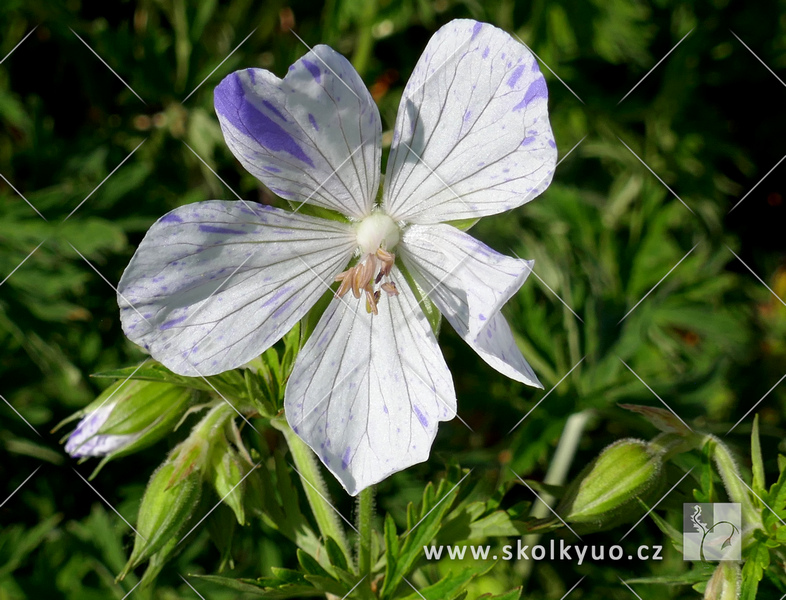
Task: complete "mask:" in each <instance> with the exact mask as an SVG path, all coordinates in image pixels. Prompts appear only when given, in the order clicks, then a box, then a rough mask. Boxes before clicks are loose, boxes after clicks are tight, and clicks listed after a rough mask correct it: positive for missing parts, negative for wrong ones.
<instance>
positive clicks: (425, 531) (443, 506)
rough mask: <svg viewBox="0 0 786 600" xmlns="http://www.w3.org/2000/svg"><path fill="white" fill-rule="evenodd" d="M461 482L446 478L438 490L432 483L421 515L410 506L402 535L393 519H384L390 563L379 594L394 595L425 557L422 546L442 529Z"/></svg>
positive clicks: (423, 503)
mask: <svg viewBox="0 0 786 600" xmlns="http://www.w3.org/2000/svg"><path fill="white" fill-rule="evenodd" d="M460 487H461V486H460V485H458V483H453V478H452V477H451V476H450V474H449V476H448V478H446V479H443V480H442V481H440V483H439V487H438V488H437V490H436V491H435V490H434V485H433V484H432V483H431V482H429V484H428V485H427V486H426V489H425V490H424V492H423V500H422V502H421V506H420V511H419V517H418V516H416V513H415V510H414V506H413V505H412V504H411V503H410V504H409V505H408V506H407V531H405V532H404V533H403V534H402V535H401V536H399V537H396V536H395V535H394V532H395V526H394V525H393V524H392V520H390V521H389V520H387V519H386V521H385V547H386V551H387V558H388V562H387V565H386V566H385V582H384V584H383V586H382V591H381V593H380V596H381V597H382V598H390V597H392V596H393V595H394V594H395V592H396V589H397V588H398V586H399V584H400V583H401V580H402V579H403V578H404V577H405V576H406V575H407V574H408V573H409V572H410V570H411V569H412V566H413V565H414V563H415V561H416V560H417V559H419V558H422V555H423V546H425V545H427V544H428V543H430V542H431V541H432V540H433V539H434V538H435V537H436V535H437V533H438V532H439V529H440V527H441V526H442V520H443V518H444V517H445V515H446V514H447V513H448V511H449V510H450V508H451V506H452V505H453V503H454V502H455V501H456V498H457V497H458V494H459V489H460ZM399 547H400V552H399V551H398V549H399Z"/></svg>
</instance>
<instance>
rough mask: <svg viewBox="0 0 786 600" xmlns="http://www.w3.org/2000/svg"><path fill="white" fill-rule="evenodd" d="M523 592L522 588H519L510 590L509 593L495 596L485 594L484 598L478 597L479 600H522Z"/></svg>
mask: <svg viewBox="0 0 786 600" xmlns="http://www.w3.org/2000/svg"><path fill="white" fill-rule="evenodd" d="M521 591H522V588H520V587H517V588H515V589H512V590H510V591H509V592H504V593H502V594H497V595H494V596H492V595H491V594H483V595H482V596H478V600H519V599H520V598H521Z"/></svg>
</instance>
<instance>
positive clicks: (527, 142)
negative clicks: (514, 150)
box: [521, 137, 535, 146]
mask: <svg viewBox="0 0 786 600" xmlns="http://www.w3.org/2000/svg"><path fill="white" fill-rule="evenodd" d="M534 141H535V138H534V137H527V138H524V139H523V140H522V141H521V145H522V146H529V145H530V144H531V143H532V142H534Z"/></svg>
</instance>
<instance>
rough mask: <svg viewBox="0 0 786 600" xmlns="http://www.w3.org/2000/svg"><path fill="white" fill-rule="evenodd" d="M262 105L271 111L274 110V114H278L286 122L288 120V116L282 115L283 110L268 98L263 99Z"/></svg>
mask: <svg viewBox="0 0 786 600" xmlns="http://www.w3.org/2000/svg"><path fill="white" fill-rule="evenodd" d="M262 105H263V106H264V107H265V108H266V109H268V110H269V111H270V112H272V113H273V114H274V115H276V116H277V117H278V118H279V119H281V120H282V121H284V123H286V122H287V119H286V117H285V116H284V115H282V114H281V112H280V111H279V110H278V109H277V108H276V107H275V106H273V105H272V104H271V103H270V102H268V101H267V100H262Z"/></svg>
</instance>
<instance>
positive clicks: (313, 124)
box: [308, 113, 319, 131]
mask: <svg viewBox="0 0 786 600" xmlns="http://www.w3.org/2000/svg"><path fill="white" fill-rule="evenodd" d="M308 121H309V123H311V126H312V127H313V128H314V129H316V130H317V131H319V125H317V120H316V119H315V118H314V115H312V114H311V113H308Z"/></svg>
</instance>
